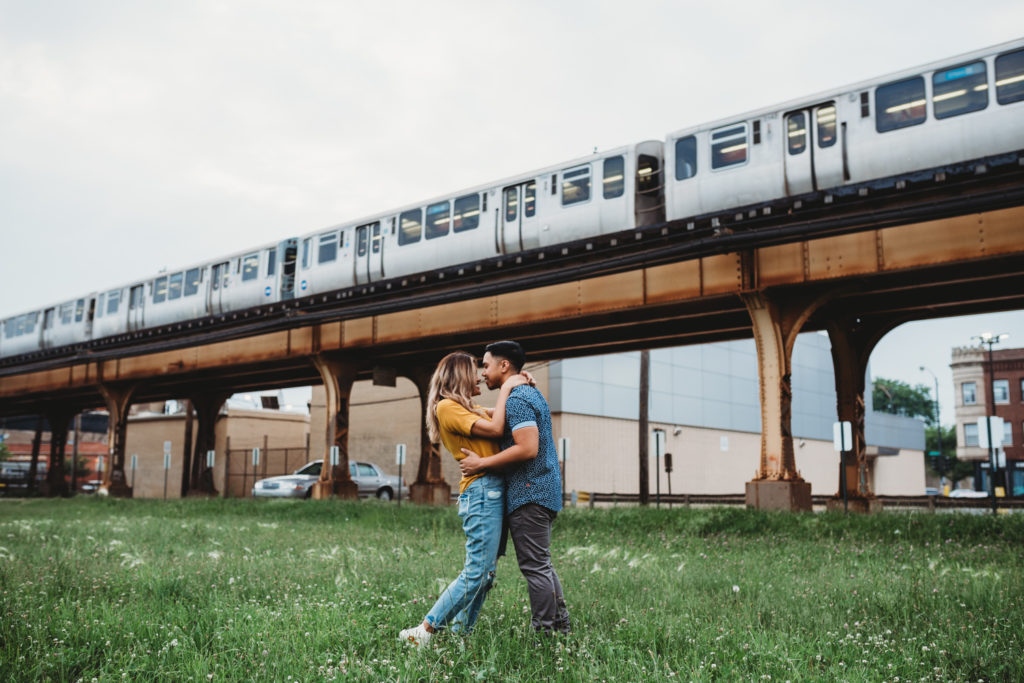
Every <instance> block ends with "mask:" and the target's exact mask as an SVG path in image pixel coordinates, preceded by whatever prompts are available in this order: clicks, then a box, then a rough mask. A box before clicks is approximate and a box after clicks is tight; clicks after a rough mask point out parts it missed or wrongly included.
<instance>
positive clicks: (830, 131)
mask: <svg viewBox="0 0 1024 683" xmlns="http://www.w3.org/2000/svg"><path fill="white" fill-rule="evenodd" d="M814 117H815V119H816V120H817V124H818V147H819V148H825V147H831V146H832V145H834V144H836V105H834V104H826V105H825V106H824V107H818V108H817V109H816V110H815V112H814Z"/></svg>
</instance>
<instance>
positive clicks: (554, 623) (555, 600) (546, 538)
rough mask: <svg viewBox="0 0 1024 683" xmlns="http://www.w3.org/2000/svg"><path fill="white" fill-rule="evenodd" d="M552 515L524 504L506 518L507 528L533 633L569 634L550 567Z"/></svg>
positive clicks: (559, 587)
mask: <svg viewBox="0 0 1024 683" xmlns="http://www.w3.org/2000/svg"><path fill="white" fill-rule="evenodd" d="M556 514H557V513H555V512H553V511H551V510H549V509H547V508H546V507H544V506H543V505H537V504H536V503H527V504H526V505H523V506H522V507H519V508H516V509H515V510H514V511H513V512H512V513H511V514H510V515H509V516H508V526H509V531H510V533H511V535H512V543H513V544H514V545H515V548H516V559H517V560H518V561H519V571H521V572H522V573H523V577H524V578H525V579H526V588H527V590H528V591H529V593H530V610H531V611H532V612H533V618H532V620H531V624H532V625H533V628H534V630H537V631H544V632H546V633H550V632H551V631H560V632H562V633H569V631H570V630H572V629H571V626H570V624H569V610H568V609H566V607H565V598H564V597H563V595H562V584H561V583H560V582H559V581H558V574H557V573H555V568H554V567H553V566H552V565H551V523H552V522H554V521H555V516H556Z"/></svg>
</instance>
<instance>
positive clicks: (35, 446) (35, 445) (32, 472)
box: [25, 415, 43, 496]
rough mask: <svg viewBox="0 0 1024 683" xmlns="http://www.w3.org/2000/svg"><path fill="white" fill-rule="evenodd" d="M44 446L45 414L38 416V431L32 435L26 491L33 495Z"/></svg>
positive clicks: (36, 485)
mask: <svg viewBox="0 0 1024 683" xmlns="http://www.w3.org/2000/svg"><path fill="white" fill-rule="evenodd" d="M42 446H43V416H42V415H40V416H39V417H37V418H36V433H35V436H33V437H32V459H31V460H30V461H29V464H28V485H27V487H26V489H25V490H26V492H27V493H28V495H30V496H32V495H35V494H36V491H37V489H38V488H39V487H38V479H39V477H38V474H39V451H40V449H41V448H42Z"/></svg>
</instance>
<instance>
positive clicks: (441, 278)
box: [437, 271, 444, 280]
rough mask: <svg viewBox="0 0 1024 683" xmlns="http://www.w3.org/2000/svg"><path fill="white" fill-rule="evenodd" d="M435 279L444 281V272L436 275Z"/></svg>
mask: <svg viewBox="0 0 1024 683" xmlns="http://www.w3.org/2000/svg"><path fill="white" fill-rule="evenodd" d="M437 279H438V280H443V279H444V271H442V272H440V273H438V274H437Z"/></svg>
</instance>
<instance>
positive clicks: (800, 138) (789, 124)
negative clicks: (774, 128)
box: [786, 111, 807, 154]
mask: <svg viewBox="0 0 1024 683" xmlns="http://www.w3.org/2000/svg"><path fill="white" fill-rule="evenodd" d="M786 139H787V140H788V148H789V153H790V154H800V153H801V152H803V151H804V150H805V149H807V115H806V114H804V112H802V111H799V112H797V113H795V114H790V115H789V116H787V117H786Z"/></svg>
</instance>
